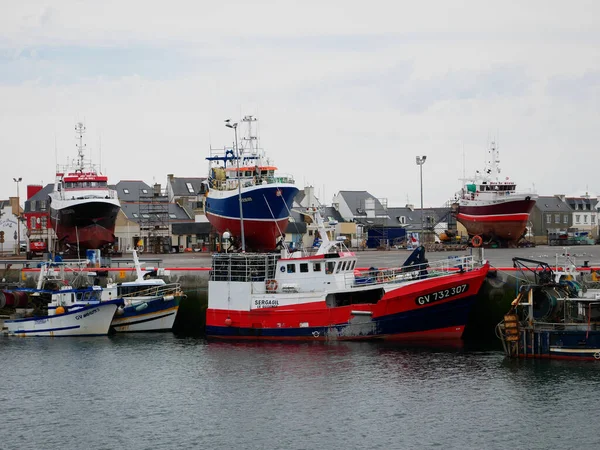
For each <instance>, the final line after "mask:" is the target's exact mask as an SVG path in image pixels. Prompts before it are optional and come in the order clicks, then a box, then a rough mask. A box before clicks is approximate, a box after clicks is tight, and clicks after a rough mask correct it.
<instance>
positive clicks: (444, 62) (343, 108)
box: [0, 0, 600, 206]
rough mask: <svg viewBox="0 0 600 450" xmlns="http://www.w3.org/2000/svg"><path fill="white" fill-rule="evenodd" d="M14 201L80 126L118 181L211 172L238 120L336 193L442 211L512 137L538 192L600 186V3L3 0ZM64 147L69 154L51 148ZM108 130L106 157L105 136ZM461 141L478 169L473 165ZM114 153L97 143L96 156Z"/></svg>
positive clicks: (4, 190)
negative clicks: (254, 124)
mask: <svg viewBox="0 0 600 450" xmlns="http://www.w3.org/2000/svg"><path fill="white" fill-rule="evenodd" d="M0 6H1V9H0V11H1V14H0V30H1V31H0V105H1V106H0V149H1V156H2V162H1V163H0V199H1V198H8V197H9V196H14V195H15V192H16V186H15V183H14V182H13V181H12V178H13V177H23V184H21V193H22V196H24V192H25V185H26V184H35V183H41V184H46V183H50V182H53V181H54V173H55V165H56V161H57V159H58V161H59V162H60V163H64V162H65V161H66V160H67V158H73V157H75V156H76V148H75V143H76V141H75V134H74V126H75V123H76V122H77V121H84V122H85V125H86V126H87V131H88V132H87V139H86V142H87V146H88V149H89V153H90V154H91V156H92V157H93V159H94V160H95V161H96V162H100V159H101V163H102V168H103V172H104V173H106V174H107V175H108V176H109V181H110V182H112V183H116V182H117V181H119V180H124V179H129V180H131V179H140V180H144V181H146V182H147V183H153V182H159V183H162V184H163V185H164V183H165V180H166V175H167V174H168V173H173V174H175V175H176V176H182V177H184V176H185V177H202V176H206V172H207V163H206V161H205V159H204V158H205V157H206V156H207V154H208V149H209V145H210V144H212V145H213V146H216V147H221V146H223V145H226V144H231V142H232V141H233V133H232V131H231V130H230V129H227V128H225V127H224V125H223V121H224V119H227V118H231V119H234V120H238V119H239V118H240V117H241V116H242V115H244V114H254V115H256V116H257V117H258V118H259V124H260V134H259V138H260V140H261V144H262V147H264V148H265V150H266V151H267V153H268V155H269V156H270V157H271V158H272V159H273V160H274V162H275V164H276V165H277V166H278V167H279V169H280V171H281V172H282V173H288V174H292V175H294V177H295V179H296V183H297V185H298V187H300V188H302V187H303V186H304V185H309V184H310V185H313V186H314V187H315V191H316V192H317V194H318V195H319V197H320V199H321V200H322V201H324V202H325V203H330V202H331V199H332V196H333V195H334V194H335V193H336V192H337V191H339V190H367V191H369V192H370V193H371V194H373V195H374V196H375V197H378V198H387V199H388V204H389V205H390V206H403V205H404V204H406V203H407V201H410V202H411V203H414V204H415V205H417V206H418V205H419V204H420V194H419V169H418V167H417V165H416V163H415V156H416V155H427V162H426V163H425V165H424V166H423V186H424V203H425V206H441V205H442V204H443V203H444V202H446V201H447V200H448V199H450V198H451V197H452V196H453V194H454V193H455V192H456V191H457V190H458V189H459V188H460V186H461V182H460V181H459V179H460V178H462V174H463V170H465V172H466V174H467V175H470V174H473V173H474V172H475V170H477V169H481V168H482V167H483V164H484V161H485V159H486V156H487V148H488V146H489V142H490V141H491V140H492V139H496V140H498V141H499V148H500V158H501V167H502V170H503V175H505V176H508V177H510V178H511V179H512V180H513V181H516V182H517V183H518V185H519V186H520V187H521V188H523V189H535V190H536V191H537V192H538V193H539V194H541V195H552V194H559V193H564V194H575V193H584V192H585V191H586V190H588V191H589V192H590V194H593V195H595V194H596V193H598V192H600V176H599V175H600V170H599V167H600V166H599V163H598V161H599V156H598V155H599V154H600V152H599V151H598V149H599V142H600V120H599V119H600V28H599V26H598V23H599V22H598V21H599V19H598V18H599V17H600V2H597V1H593V0H590V1H569V2H567V1H549V0H545V1H532V0H528V1H526V2H523V1H502V2H499V1H494V2H492V1H458V0H455V1H414V0H412V1H398V0H395V1H373V0H371V1H352V0H340V1H338V0H334V1H333V0H325V1H323V0H319V1H312V0H303V1H294V2H291V1H283V0H281V1H260V0H258V1H257V0H254V1H235V0H230V1H220V2H216V1H206V0H200V1H179V0H171V1H169V2H144V1H138V2H134V1H122V0H119V1H116V0H105V1H102V2H97V1H68V0H54V1H52V2H49V1H36V0H27V1H26V2H17V1H14V0H0ZM55 142H56V149H55ZM100 142H101V149H102V150H101V152H100V151H99V148H100ZM463 149H464V155H465V158H464V161H465V164H464V167H463ZM100 155H101V158H100Z"/></svg>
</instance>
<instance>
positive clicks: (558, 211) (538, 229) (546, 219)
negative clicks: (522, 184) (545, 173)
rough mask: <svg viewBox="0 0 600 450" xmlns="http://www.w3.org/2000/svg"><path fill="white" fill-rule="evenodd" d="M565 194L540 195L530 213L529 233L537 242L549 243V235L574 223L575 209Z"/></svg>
mask: <svg viewBox="0 0 600 450" xmlns="http://www.w3.org/2000/svg"><path fill="white" fill-rule="evenodd" d="M565 200H566V199H565V197H564V196H560V195H553V196H539V197H538V199H537V201H536V202H535V205H534V207H533V209H532V210H531V213H530V214H529V222H530V226H529V227H528V228H530V231H529V234H530V236H531V239H532V240H533V242H534V243H536V244H548V235H549V234H550V233H557V232H560V230H563V231H564V232H565V233H566V231H567V230H568V229H569V228H571V227H572V225H573V210H572V209H571V207H570V206H569V204H568V203H567V202H566V201H565Z"/></svg>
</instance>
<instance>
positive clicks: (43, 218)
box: [42, 216, 48, 228]
mask: <svg viewBox="0 0 600 450" xmlns="http://www.w3.org/2000/svg"><path fill="white" fill-rule="evenodd" d="M42 228H48V218H47V217H46V216H44V217H42Z"/></svg>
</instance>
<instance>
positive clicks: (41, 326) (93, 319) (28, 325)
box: [4, 300, 122, 337]
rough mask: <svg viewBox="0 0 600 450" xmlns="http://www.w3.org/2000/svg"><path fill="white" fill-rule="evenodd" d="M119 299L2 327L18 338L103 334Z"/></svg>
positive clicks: (9, 321)
mask: <svg viewBox="0 0 600 450" xmlns="http://www.w3.org/2000/svg"><path fill="white" fill-rule="evenodd" d="M120 302H122V301H120V300H117V301H109V302H99V303H97V304H90V305H86V306H84V307H81V308H77V310H75V311H69V312H66V313H63V314H56V315H49V316H45V317H32V318H27V319H15V320H7V321H5V322H4V326H5V327H6V329H7V331H8V335H9V336H18V337H29V336H47V337H62V336H103V335H107V334H108V331H109V329H110V324H111V322H112V319H113V317H114V315H115V312H116V311H117V306H118V304H119V303H120Z"/></svg>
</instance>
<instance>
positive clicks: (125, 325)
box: [102, 250, 185, 332]
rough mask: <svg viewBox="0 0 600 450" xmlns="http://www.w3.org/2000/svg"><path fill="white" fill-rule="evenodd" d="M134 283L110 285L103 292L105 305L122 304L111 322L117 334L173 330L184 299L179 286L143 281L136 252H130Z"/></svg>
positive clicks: (177, 284)
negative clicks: (113, 302)
mask: <svg viewBox="0 0 600 450" xmlns="http://www.w3.org/2000/svg"><path fill="white" fill-rule="evenodd" d="M133 261H134V264H135V270H136V276H137V278H136V280H135V281H127V282H123V283H110V284H108V285H107V287H106V288H105V289H103V290H102V298H103V300H104V301H111V300H112V299H115V298H120V299H122V300H123V305H122V306H121V307H120V308H119V309H118V310H117V312H116V314H115V317H114V318H113V320H112V324H111V326H112V328H113V329H114V330H115V331H117V332H141V331H170V330H171V329H172V328H173V324H174V323H175V319H176V317H177V312H178V310H179V302H180V300H181V299H182V298H183V297H185V294H184V293H183V291H182V290H181V285H180V284H179V283H171V284H167V283H166V282H165V281H164V280H163V279H161V278H146V276H148V275H149V274H148V273H146V274H144V271H143V270H142V268H141V264H140V261H139V259H138V256H137V252H136V251H135V250H134V251H133Z"/></svg>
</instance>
